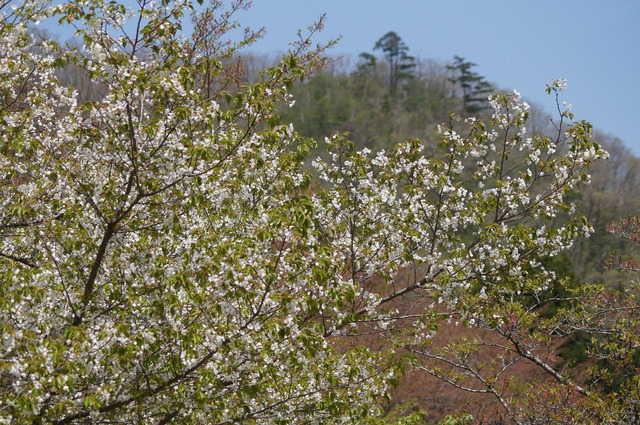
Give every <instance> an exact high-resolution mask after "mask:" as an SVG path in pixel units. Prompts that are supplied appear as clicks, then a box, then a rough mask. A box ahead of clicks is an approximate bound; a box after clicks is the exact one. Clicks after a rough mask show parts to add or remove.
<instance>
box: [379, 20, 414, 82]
mask: <svg viewBox="0 0 640 425" xmlns="http://www.w3.org/2000/svg"><path fill="white" fill-rule="evenodd" d="M373 50H382V52H383V53H384V57H385V59H386V60H387V63H388V64H389V91H390V92H391V93H392V94H394V93H395V92H396V89H397V88H398V81H399V80H401V79H403V78H407V77H410V76H411V75H412V71H413V69H414V68H415V66H416V64H415V58H414V57H413V56H409V55H408V54H407V52H408V51H409V48H408V47H407V45H406V44H404V41H402V39H401V38H400V36H398V34H396V33H395V32H393V31H390V32H388V33H386V34H385V35H384V36H382V38H380V40H378V41H377V42H376V45H375V46H374V47H373Z"/></svg>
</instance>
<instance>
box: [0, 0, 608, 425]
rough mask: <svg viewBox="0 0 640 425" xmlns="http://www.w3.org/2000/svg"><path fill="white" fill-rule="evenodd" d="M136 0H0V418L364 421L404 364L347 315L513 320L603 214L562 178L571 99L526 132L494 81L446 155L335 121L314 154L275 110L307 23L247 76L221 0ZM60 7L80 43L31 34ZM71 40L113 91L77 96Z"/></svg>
mask: <svg viewBox="0 0 640 425" xmlns="http://www.w3.org/2000/svg"><path fill="white" fill-rule="evenodd" d="M138 3H139V4H138V7H137V8H136V9H133V10H130V9H128V8H127V7H126V6H125V5H124V3H123V4H119V3H117V2H108V3H107V2H103V1H99V0H90V1H77V2H76V1H68V2H64V3H62V4H58V3H55V4H51V5H49V4H47V3H46V2H38V1H25V2H23V3H21V4H16V5H15V7H14V8H11V7H10V6H11V5H5V6H4V9H5V10H3V11H2V25H1V27H0V44H1V45H2V46H1V48H0V102H1V103H0V170H1V173H2V179H1V180H0V192H1V195H0V202H1V204H0V331H1V337H0V338H1V339H0V347H1V351H0V423H7V424H9V423H53V424H73V423H107V422H108V423H140V424H164V423H185V424H186V423H188V424H195V423H207V424H215V423H232V422H233V423H235V422H244V423H345V422H358V420H359V418H361V417H363V416H366V415H368V414H369V413H375V411H376V409H375V406H376V405H377V403H378V402H379V401H380V398H381V397H382V396H383V395H384V394H385V391H386V389H387V386H388V385H389V384H390V383H393V382H394V381H395V378H396V375H397V373H398V370H399V369H400V367H399V366H398V365H397V364H395V360H396V357H395V356H394V355H392V354H391V352H390V351H386V349H379V350H374V349H372V348H367V347H363V346H358V344H353V343H350V342H349V340H348V336H349V335H354V334H355V333H359V332H369V331H373V332H376V333H380V334H381V335H383V336H385V337H386V338H388V339H389V340H390V342H391V344H390V345H389V347H394V346H396V347H398V346H400V347H405V348H406V349H408V350H409V351H413V352H416V353H418V354H419V355H420V356H428V355H429V354H430V352H429V351H428V349H429V345H428V344H429V341H430V340H431V338H432V337H433V334H434V333H435V331H436V330H437V326H435V325H434V324H435V323H436V322H437V321H439V320H441V319H442V318H443V317H444V318H447V319H455V320H460V321H464V322H465V323H470V324H485V325H486V326H489V327H493V328H494V329H500V330H502V331H504V332H505V334H506V333H508V332H510V329H512V328H513V327H512V325H513V323H511V322H510V320H517V318H515V317H516V315H517V314H518V312H519V311H520V310H519V309H518V308H519V307H518V306H519V304H518V303H517V301H518V299H519V298H518V297H522V296H524V294H528V295H529V296H531V295H532V294H538V293H542V292H544V291H545V290H548V289H549V288H550V287H551V286H552V284H553V282H554V274H553V272H552V271H549V270H546V269H545V268H544V267H543V266H542V265H541V264H540V263H539V261H538V260H539V258H540V257H543V256H547V255H554V254H556V253H558V252H559V251H560V250H563V249H565V248H567V247H568V246H570V245H571V243H572V240H573V239H574V238H576V237H578V236H583V235H586V234H588V233H589V232H590V227H589V225H588V224H587V223H586V221H585V220H584V219H583V218H581V217H573V211H572V206H571V204H569V203H567V201H566V200H565V197H566V195H567V193H568V191H570V190H571V189H572V188H574V187H575V186H576V185H578V184H579V183H580V182H585V181H587V180H588V175H587V174H586V167H587V166H588V165H589V164H590V163H591V162H592V161H594V160H596V159H598V158H601V157H603V156H605V153H604V152H603V151H602V150H601V149H600V148H599V146H598V145H597V144H596V143H595V142H593V141H591V140H590V137H589V136H590V130H591V129H590V126H589V125H588V124H587V123H584V122H573V123H571V124H569V125H568V126H567V125H566V124H565V122H566V121H568V120H571V118H572V115H571V113H570V112H569V111H568V110H566V109H560V110H559V112H560V121H559V122H558V123H557V130H558V133H557V137H555V138H548V137H541V136H536V135H529V134H528V133H527V129H526V122H527V118H528V112H527V108H528V105H527V104H526V103H525V102H523V101H522V100H521V99H520V95H519V94H518V93H517V92H514V93H507V94H498V95H495V96H492V98H491V100H490V105H491V107H493V110H494V114H493V118H492V119H491V120H490V121H489V122H484V121H482V120H477V119H473V118H467V119H465V120H461V119H459V118H457V117H455V116H452V117H451V120H450V123H449V124H448V125H443V126H442V127H441V128H440V129H439V132H440V135H441V142H440V145H439V147H440V150H439V153H438V154H437V155H435V156H433V155H428V154H427V153H426V147H425V146H424V144H423V143H421V142H420V141H417V140H413V141H408V142H404V143H400V144H398V145H397V146H396V147H394V148H393V149H391V150H389V151H388V152H384V151H383V152H377V153H376V154H372V153H371V152H369V151H367V150H363V151H355V150H354V149H351V148H350V143H349V142H347V141H345V140H344V139H343V138H342V137H340V136H336V137H334V138H331V139H327V142H328V144H329V148H330V149H331V151H332V157H331V159H330V160H329V161H326V162H325V161H323V160H320V159H318V160H316V161H314V163H313V168H312V169H308V168H306V167H305V166H304V161H305V158H306V154H307V152H308V148H309V144H310V143H312V142H310V141H307V140H304V139H303V138H301V137H300V136H299V135H298V134H297V133H296V132H295V130H294V129H293V128H292V127H291V126H288V125H282V124H280V123H279V121H278V119H277V112H276V109H275V108H276V105H278V104H280V103H292V99H291V98H290V96H289V95H288V92H287V87H289V86H290V85H291V84H292V83H293V82H294V81H295V80H297V79H299V78H302V77H304V76H305V75H306V74H307V73H308V72H309V71H310V70H311V69H313V68H314V67H316V66H317V65H318V63H319V61H320V60H321V59H319V57H318V54H317V53H318V52H316V51H313V50H308V49H309V47H310V44H309V43H308V41H307V40H306V39H304V40H301V42H300V43H299V46H298V48H297V50H293V51H292V52H291V53H290V54H289V55H287V56H286V57H285V58H283V61H282V63H280V64H278V65H277V66H276V67H274V68H272V69H269V70H267V71H266V72H265V73H264V75H263V78H262V80H261V81H260V82H258V83H255V84H253V85H247V86H244V87H240V86H239V85H237V84H236V83H237V81H235V80H234V79H233V78H232V77H233V73H229V72H228V71H229V66H227V65H223V63H226V62H225V61H231V60H232V54H233V53H234V46H233V45H232V44H228V43H226V42H225V39H224V37H225V33H226V32H227V31H228V30H229V29H231V28H233V24H232V22H231V21H230V19H231V16H232V15H231V13H225V12H223V4H222V3H221V2H214V3H213V4H212V5H211V7H210V9H208V10H206V11H204V12H203V15H198V14H195V20H196V35H198V34H199V35H200V37H191V38H188V37H185V36H183V35H181V31H180V30H181V24H182V22H183V20H184V15H185V14H188V13H191V11H192V9H193V5H192V4H191V3H190V2H188V1H175V2H174V1H168V0H166V1H160V2H158V3H157V4H156V2H152V1H146V0H144V1H141V2H138ZM242 5H243V2H236V3H234V4H232V5H231V11H232V12H233V11H234V10H237V9H239V8H241V7H242ZM198 16H201V17H202V16H204V18H201V19H200V20H198V19H199V18H198ZM47 17H53V19H58V20H60V22H61V23H65V24H69V25H73V26H74V27H75V28H77V33H78V35H80V36H81V37H82V40H83V41H82V43H83V46H82V48H81V49H73V48H62V47H60V46H58V45H56V44H55V43H52V42H48V41H38V40H37V38H36V37H34V36H33V35H31V34H30V32H29V31H28V25H29V24H31V23H34V22H35V21H38V20H41V19H46V18H47ZM198 31H199V32H198ZM248 34H249V33H248ZM212 37H213V38H212ZM251 37H252V36H251V35H249V38H248V39H247V40H245V42H250V41H251ZM245 42H241V43H240V44H245ZM216 43H218V44H216ZM62 64H72V65H73V66H75V67H77V68H79V69H81V70H83V72H85V73H86V74H87V75H88V76H89V78H90V79H91V80H92V81H93V83H94V84H96V85H97V86H99V87H101V89H102V90H103V91H104V93H105V94H104V96H103V97H102V98H101V99H99V100H96V101H94V102H89V103H85V104H77V102H76V96H77V93H76V92H75V91H74V89H73V88H70V87H64V86H63V85H61V84H59V83H58V81H57V79H56V70H57V69H58V67H59V66H61V65H62ZM563 84H564V83H563V82H562V81H557V82H554V83H553V84H552V85H550V86H549V91H550V92H551V93H555V94H557V93H558V92H559V91H561V89H562V88H563ZM314 175H317V176H318V177H319V179H320V180H319V181H320V182H319V183H318V184H317V187H315V186H313V187H312V186H311V184H310V183H311V181H312V179H313V178H314V177H313V176H314ZM560 216H561V217H567V219H566V220H563V221H564V224H562V225H559V226H558V225H556V226H552V225H550V223H551V220H552V219H554V218H558V217H560ZM498 300H503V301H500V302H498ZM519 329H520V330H519V331H521V330H522V329H521V328H519ZM522 347H524V346H522ZM523 350H525V349H524V348H523ZM520 354H521V355H523V356H525V357H527V358H529V359H530V360H532V361H534V362H535V361H536V359H538V358H537V357H535V355H534V354H533V353H532V352H530V351H526V350H525V351H522V352H521V353H520ZM538 360H539V359H538ZM547 367H548V366H547ZM425 368H426V367H425ZM430 372H431V373H435V374H440V375H441V376H442V377H443V378H445V379H448V378H447V377H446V376H444V375H443V373H444V372H442V373H440V372H438V371H436V370H433V369H430ZM550 372H551V373H553V370H551V371H550ZM452 380H453V381H454V383H455V382H457V381H455V379H452ZM495 394H496V395H498V396H500V394H499V393H498V392H497V391H496V392H495Z"/></svg>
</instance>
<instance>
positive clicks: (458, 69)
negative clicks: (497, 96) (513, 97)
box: [447, 55, 494, 113]
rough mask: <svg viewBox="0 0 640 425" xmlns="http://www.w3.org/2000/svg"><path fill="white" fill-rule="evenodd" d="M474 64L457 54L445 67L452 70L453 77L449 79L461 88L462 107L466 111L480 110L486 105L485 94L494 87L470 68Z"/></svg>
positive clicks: (474, 111)
mask: <svg viewBox="0 0 640 425" xmlns="http://www.w3.org/2000/svg"><path fill="white" fill-rule="evenodd" d="M474 66H476V64H475V63H473V62H469V61H466V60H465V59H464V58H463V57H460V56H457V55H456V56H454V57H453V64H452V65H448V66H447V69H449V70H451V71H453V77H452V78H450V79H449V81H451V82H452V83H453V84H454V85H455V86H456V87H460V88H461V89H462V96H461V98H462V108H463V110H464V112H466V113H476V112H478V111H480V110H482V109H483V108H484V105H486V100H487V94H488V93H490V92H491V91H493V89H494V88H493V86H492V85H491V84H490V83H489V82H487V81H485V79H484V77H482V76H481V75H479V74H478V73H477V72H474V71H472V70H471V68H473V67H474Z"/></svg>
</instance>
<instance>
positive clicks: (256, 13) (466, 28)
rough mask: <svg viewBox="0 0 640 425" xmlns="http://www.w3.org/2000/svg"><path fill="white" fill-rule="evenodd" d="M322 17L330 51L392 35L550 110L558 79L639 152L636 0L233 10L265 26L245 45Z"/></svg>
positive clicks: (286, 38) (346, 3)
mask: <svg viewBox="0 0 640 425" xmlns="http://www.w3.org/2000/svg"><path fill="white" fill-rule="evenodd" d="M323 13H326V14H327V21H326V26H325V30H324V32H323V33H322V34H321V36H320V37H318V41H322V40H324V39H327V38H335V37H338V36H342V39H341V40H340V42H339V44H338V45H337V46H336V47H334V48H333V49H332V50H331V51H330V53H331V54H334V55H336V56H337V55H347V56H351V57H352V60H355V57H356V56H357V55H358V54H360V53H362V52H372V49H373V46H374V44H375V42H376V40H378V39H379V38H380V37H381V36H382V35H384V34H385V33H387V32H388V31H395V32H396V33H398V35H399V36H400V37H401V38H402V39H403V41H404V42H405V44H406V45H407V46H408V47H409V49H410V54H411V55H413V56H416V57H420V58H433V59H437V60H442V61H449V60H451V59H452V58H453V56H454V55H458V56H462V57H464V58H465V59H467V60H469V61H471V62H474V63H476V64H478V66H477V67H476V68H475V70H476V71H477V72H478V73H479V74H480V75H482V76H484V77H485V78H486V79H487V80H488V81H490V82H492V83H494V84H495V85H497V86H498V87H500V88H505V89H517V90H518V91H519V92H520V93H522V94H523V96H525V97H526V98H528V99H530V100H531V101H533V102H535V103H537V104H539V105H542V106H543V107H545V110H547V111H548V112H551V111H552V110H553V109H552V107H553V102H552V99H551V98H550V97H549V96H548V95H546V94H545V92H544V88H545V85H546V84H547V83H548V82H549V81H550V80H552V79H555V78H565V79H567V80H568V85H569V88H568V89H567V91H566V92H565V93H564V100H566V101H567V102H568V103H571V104H572V105H573V112H574V113H575V114H576V119H585V120H587V121H589V122H591V123H592V124H593V125H594V126H595V127H596V128H597V129H599V130H601V131H603V132H606V133H609V134H611V135H614V136H617V137H619V138H620V139H622V140H623V141H624V142H625V144H626V145H627V146H628V147H629V148H631V149H632V151H633V152H634V154H635V155H636V156H640V132H638V128H639V127H640V106H639V105H640V45H639V44H640V0H609V1H602V0H535V1H534V0H526V1H525V0H447V1H443V0H394V1H389V0H321V1H312V0H254V4H253V7H252V8H251V10H249V11H248V12H243V13H242V14H239V15H238V16H237V18H238V20H239V21H240V22H241V23H242V24H243V25H245V26H251V27H254V28H257V27H265V28H266V29H267V31H268V34H267V35H266V37H265V38H264V39H263V40H262V41H261V42H260V43H259V44H256V45H255V46H254V47H253V48H252V50H253V51H256V52H260V53H265V54H270V53H275V52H278V51H285V50H287V48H288V43H289V42H290V41H292V40H294V39H295V35H296V31H297V30H298V29H304V28H306V27H307V26H308V25H310V24H311V23H313V22H314V21H315V20H316V19H317V18H318V17H319V16H320V15H321V14H323Z"/></svg>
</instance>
